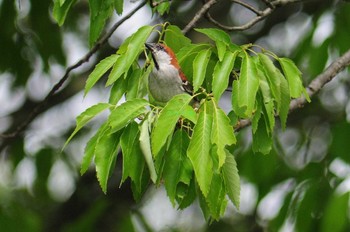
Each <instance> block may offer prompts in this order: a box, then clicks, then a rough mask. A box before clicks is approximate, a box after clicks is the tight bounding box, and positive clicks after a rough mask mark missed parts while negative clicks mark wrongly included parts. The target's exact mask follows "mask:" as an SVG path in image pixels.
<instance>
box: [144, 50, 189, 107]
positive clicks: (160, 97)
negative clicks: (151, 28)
mask: <svg viewBox="0 0 350 232" xmlns="http://www.w3.org/2000/svg"><path fill="white" fill-rule="evenodd" d="M145 45H146V47H147V48H148V50H150V51H151V54H152V59H153V62H154V69H153V70H152V72H151V75H150V77H149V81H148V88H149V91H150V93H151V95H152V97H153V98H154V100H155V101H156V102H157V103H160V104H165V103H167V102H168V101H169V100H170V99H171V98H172V97H173V96H175V95H178V94H182V93H188V94H191V95H192V92H193V88H192V85H191V84H190V83H189V82H188V80H187V78H186V76H185V74H184V73H183V72H182V71H181V68H180V66H179V63H178V61H177V59H176V56H175V54H174V52H173V51H172V50H171V49H170V48H169V47H167V46H166V45H165V44H162V43H146V44H145Z"/></svg>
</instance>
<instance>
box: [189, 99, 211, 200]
mask: <svg viewBox="0 0 350 232" xmlns="http://www.w3.org/2000/svg"><path fill="white" fill-rule="evenodd" d="M212 115H213V109H212V104H211V103H209V102H205V103H204V104H203V105H202V107H201V108H200V113H199V117H198V120H197V124H196V125H195V127H194V129H193V135H192V139H191V142H190V145H189V147H188V150H187V156H188V157H189V158H190V160H191V162H192V166H193V168H194V172H195V176H196V179H197V182H198V185H199V187H200V189H201V191H202V193H203V195H204V196H205V197H206V196H207V195H208V193H209V188H210V184H211V179H212V176H213V171H212V169H213V161H212V159H211V157H210V148H211V143H210V139H211V131H212V125H213V116H212Z"/></svg>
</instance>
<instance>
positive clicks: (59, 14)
mask: <svg viewBox="0 0 350 232" xmlns="http://www.w3.org/2000/svg"><path fill="white" fill-rule="evenodd" d="M75 2H76V0H65V1H64V2H62V1H60V0H55V2H54V6H53V18H54V19H55V20H56V22H57V23H58V25H59V26H62V25H63V23H64V21H65V20H66V17H67V14H68V11H69V10H70V8H71V7H72V6H73V5H74V4H75Z"/></svg>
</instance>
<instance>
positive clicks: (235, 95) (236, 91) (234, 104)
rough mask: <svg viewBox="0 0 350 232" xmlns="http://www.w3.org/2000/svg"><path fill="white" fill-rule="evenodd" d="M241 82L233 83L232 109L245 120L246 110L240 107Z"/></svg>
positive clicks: (235, 81)
mask: <svg viewBox="0 0 350 232" xmlns="http://www.w3.org/2000/svg"><path fill="white" fill-rule="evenodd" d="M238 94H239V81H238V80H234V81H233V83H232V97H231V103H232V109H233V111H234V112H235V114H236V115H237V116H238V117H240V118H245V117H246V115H245V108H243V107H240V106H239V99H240V98H239V95H238Z"/></svg>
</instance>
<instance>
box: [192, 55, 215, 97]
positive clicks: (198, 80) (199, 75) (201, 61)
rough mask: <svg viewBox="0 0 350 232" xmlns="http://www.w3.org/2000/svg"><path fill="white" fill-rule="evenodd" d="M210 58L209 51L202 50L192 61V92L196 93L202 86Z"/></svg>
mask: <svg viewBox="0 0 350 232" xmlns="http://www.w3.org/2000/svg"><path fill="white" fill-rule="evenodd" d="M210 56H211V50H210V49H207V50H202V51H200V52H198V54H197V56H196V58H195V59H194V61H193V81H192V83H193V91H194V92H197V90H198V89H199V87H200V86H201V85H202V83H203V81H204V78H205V73H206V71H207V65H208V62H209V59H210Z"/></svg>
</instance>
